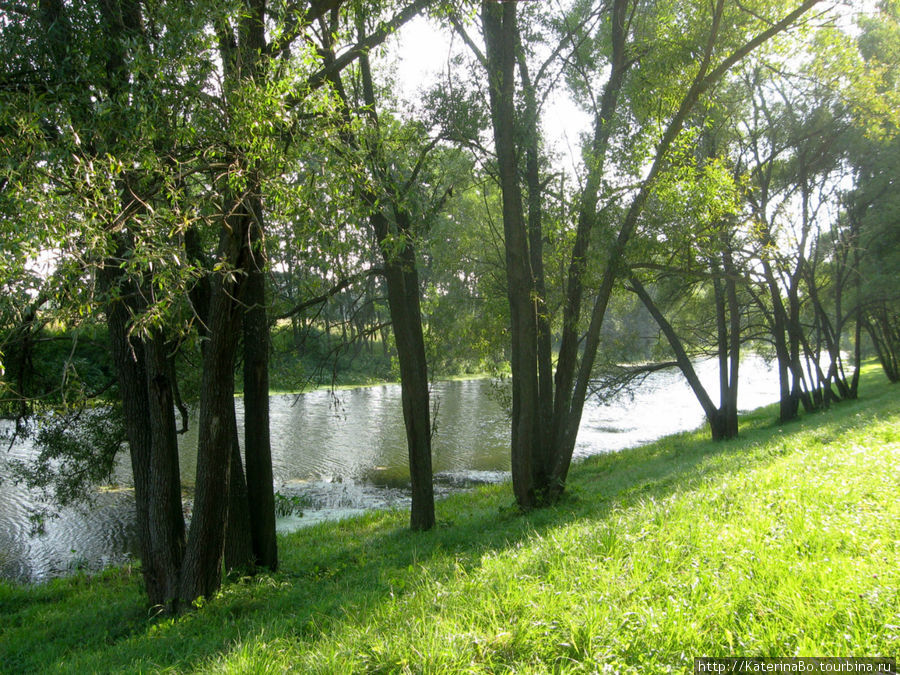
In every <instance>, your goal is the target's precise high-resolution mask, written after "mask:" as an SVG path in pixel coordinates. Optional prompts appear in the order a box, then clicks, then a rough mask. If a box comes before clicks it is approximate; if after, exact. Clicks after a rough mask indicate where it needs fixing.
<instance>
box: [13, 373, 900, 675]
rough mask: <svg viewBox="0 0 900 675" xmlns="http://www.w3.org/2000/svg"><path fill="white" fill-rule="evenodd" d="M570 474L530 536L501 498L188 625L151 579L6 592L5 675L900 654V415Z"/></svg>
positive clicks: (368, 525)
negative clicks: (157, 609)
mask: <svg viewBox="0 0 900 675" xmlns="http://www.w3.org/2000/svg"><path fill="white" fill-rule="evenodd" d="M860 391H861V399H860V400H859V401H855V402H850V403H845V404H841V405H840V406H837V407H835V408H833V409H832V410H830V411H828V412H825V413H821V414H817V415H812V416H808V417H805V418H804V419H802V420H800V421H799V422H796V423H793V424H789V425H784V426H779V425H775V424H773V423H772V419H773V418H774V415H775V413H774V412H773V410H772V409H771V408H769V409H764V410H761V411H757V412H756V413H753V414H751V415H747V416H745V417H744V418H743V419H742V437H741V438H740V439H739V440H737V441H733V442H729V443H719V444H713V443H710V442H708V441H707V440H706V438H705V431H704V430H700V431H698V432H696V433H690V434H681V435H677V436H672V437H668V438H665V439H662V440H660V441H657V442H655V443H652V444H649V445H646V446H643V447H640V448H636V449H633V450H625V451H622V452H620V453H616V454H613V455H605V456H600V457H595V458H592V459H589V460H587V461H585V462H582V463H579V464H578V465H576V466H575V467H573V470H572V473H571V483H570V490H569V495H568V497H567V498H566V499H565V500H564V501H563V502H562V503H561V504H559V505H558V506H556V507H554V508H551V509H544V510H540V511H537V512H534V513H531V514H528V515H526V516H521V515H518V514H517V513H516V512H515V510H514V509H513V508H512V507H511V497H510V492H509V486H508V485H500V486H488V487H485V488H481V489H479V490H477V491H475V492H472V493H467V494H462V495H456V496H453V497H450V498H448V499H446V500H444V501H442V502H440V503H439V504H438V518H439V523H440V524H439V527H438V528H437V529H436V530H435V531H433V532H430V533H425V534H413V533H410V532H408V531H406V529H405V525H406V519H407V514H405V513H402V512H375V513H371V514H368V515H366V516H363V517H360V518H356V519H352V520H349V521H343V522H340V523H327V524H322V525H318V526H315V527H313V528H310V529H307V530H302V531H299V532H296V533H294V534H291V535H287V536H284V537H281V538H280V541H279V543H280V551H281V558H282V571H281V572H280V573H278V574H277V575H272V576H264V577H261V578H257V579H253V580H243V581H239V582H237V583H234V584H231V585H228V586H226V588H225V589H224V590H223V592H222V593H221V594H220V596H219V597H217V598H215V599H213V600H211V601H210V602H208V603H207V604H206V605H204V606H203V607H201V608H200V609H199V610H198V611H197V612H195V613H193V614H191V615H189V616H186V617H183V618H179V619H159V618H154V617H152V616H151V615H148V612H147V609H146V607H145V606H144V598H143V596H142V594H141V592H140V574H139V572H138V571H137V570H136V569H133V568H124V569H120V570H111V571H108V572H106V573H103V574H101V575H99V576H97V577H93V578H91V577H86V576H79V577H74V578H68V579H59V580H54V581H52V582H50V583H48V584H45V585H40V586H32V587H29V586H14V585H7V584H0V671H2V672H28V671H41V672H78V673H81V672H96V671H98V670H100V671H115V672H122V671H126V672H127V671H144V672H147V671H152V672H157V671H160V670H170V671H173V672H184V671H198V670H199V671H215V672H223V671H224V672H241V673H243V672H282V671H284V670H288V669H295V670H296V671H298V672H335V673H337V672H341V673H343V672H365V671H377V672H403V671H404V670H408V671H411V672H422V671H428V672H462V671H465V672H498V671H500V672H505V671H516V672H546V671H548V670H559V671H573V672H578V671H586V672H592V671H595V670H603V669H604V668H605V667H607V668H608V669H609V671H610V672H641V673H647V672H650V673H653V672H670V671H677V672H681V671H682V670H684V668H686V667H689V666H690V665H691V663H692V659H693V657H695V656H703V655H769V656H790V655H815V656H839V655H855V656H875V655H888V656H890V655H896V654H898V653H900V613H898V609H897V608H898V607H900V566H898V565H897V559H898V554H900V505H898V500H897V491H898V487H900V483H898V476H900V397H898V396H897V389H896V386H893V387H892V386H889V385H887V384H886V383H885V382H884V378H883V375H882V374H881V372H880V370H876V369H870V370H869V372H867V373H866V375H865V379H864V381H863V383H862V386H861V388H860Z"/></svg>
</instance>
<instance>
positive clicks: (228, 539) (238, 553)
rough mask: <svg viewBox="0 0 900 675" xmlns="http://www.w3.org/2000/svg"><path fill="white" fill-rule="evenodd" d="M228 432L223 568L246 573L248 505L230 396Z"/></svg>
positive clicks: (249, 564)
mask: <svg viewBox="0 0 900 675" xmlns="http://www.w3.org/2000/svg"><path fill="white" fill-rule="evenodd" d="M228 426H229V433H230V434H231V467H230V471H229V472H228V520H227V521H226V525H225V553H224V561H225V570H226V571H227V572H238V573H241V574H248V573H251V572H253V568H254V564H255V556H254V555H253V538H252V536H251V527H250V506H249V503H248V501H247V482H246V481H245V480H244V467H243V464H242V462H241V444H240V442H239V440H238V429H237V419H236V417H235V412H234V397H232V399H231V416H230V418H229V420H228Z"/></svg>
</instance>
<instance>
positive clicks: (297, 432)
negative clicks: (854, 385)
mask: <svg viewBox="0 0 900 675" xmlns="http://www.w3.org/2000/svg"><path fill="white" fill-rule="evenodd" d="M698 371H699V373H700V376H701V379H702V380H703V381H704V383H705V384H707V386H710V387H712V386H713V385H714V383H715V381H716V370H715V362H713V361H707V362H704V363H701V364H700V365H699V367H698ZM777 392H778V387H777V380H776V376H775V374H774V373H773V372H772V369H771V367H770V366H768V365H767V364H766V363H765V362H764V361H763V360H762V359H758V358H751V359H747V360H746V361H745V362H744V363H743V364H742V374H741V389H740V398H739V402H740V406H741V408H742V409H745V410H747V409H752V408H755V407H758V406H760V405H764V404H766V403H770V402H772V401H775V400H777ZM432 397H433V401H432V405H433V407H434V408H435V410H436V416H435V419H436V433H435V436H434V443H433V455H434V456H433V464H434V472H435V491H436V494H437V495H438V496H441V495H444V494H447V493H448V492H451V491H453V490H458V489H462V488H467V487H471V486H472V485H476V484H478V483H485V482H498V481H502V480H506V479H508V477H509V421H508V417H507V414H506V412H505V409H504V407H503V405H502V404H501V403H500V401H499V398H498V396H497V392H496V386H495V385H493V384H492V383H491V381H489V380H463V381H450V382H438V383H435V385H434V387H433V393H432ZM237 412H238V423H239V424H241V423H242V419H241V418H242V413H243V406H242V402H241V400H240V399H238V400H237ZM702 423H703V414H702V411H701V409H700V406H699V404H698V403H697V401H696V399H695V398H694V396H693V394H692V393H691V391H690V389H689V388H688V386H687V384H686V383H685V381H684V379H683V378H682V377H681V375H680V373H678V372H677V371H662V372H658V373H655V374H653V375H652V376H650V377H649V378H648V379H647V380H646V381H645V382H644V383H643V384H642V385H641V387H640V389H639V390H638V391H636V392H635V393H634V395H633V396H628V395H622V396H619V397H618V398H617V399H615V400H614V401H612V402H611V403H609V404H599V403H596V402H593V401H590V402H588V404H587V405H586V406H585V411H584V416H583V419H582V423H581V427H580V431H579V435H578V443H577V445H576V449H575V458H576V459H578V458H583V457H586V456H588V455H593V454H598V453H604V452H613V451H616V450H620V449H622V448H626V447H631V446H635V445H639V444H641V443H645V442H648V441H651V440H654V439H656V438H659V437H660V436H664V435H667V434H671V433H674V432H677V431H684V430H688V429H693V428H696V427H697V426H698V425H700V424H702ZM271 433H272V455H273V456H272V461H273V469H274V476H275V488H276V490H277V491H278V492H280V493H281V494H283V495H286V496H289V497H290V496H299V497H300V498H301V499H302V502H303V504H304V508H303V515H302V516H297V515H291V516H286V517H282V518H279V520H278V528H279V530H280V531H282V532H284V531H290V530H292V529H296V528H297V527H302V526H305V525H310V524H313V523H316V522H319V521H321V520H325V519H334V518H340V517H345V516H349V515H353V514H356V513H361V512H362V511H365V510H367V509H372V508H394V507H396V508H406V507H408V505H409V497H408V482H409V472H408V470H407V469H406V463H407V458H406V441H405V435H404V427H403V418H402V412H401V404H400V387H399V385H382V386H374V387H364V388H359V389H351V390H347V391H340V392H335V393H331V392H328V391H316V392H311V393H307V394H303V395H300V396H293V395H282V396H273V397H272V399H271ZM196 443H197V437H196V420H194V424H193V426H192V427H191V428H190V430H189V431H188V432H187V433H186V434H185V435H184V436H183V437H181V439H180V445H181V473H182V480H183V483H184V485H185V487H186V489H187V491H188V492H190V487H191V484H192V483H193V479H194V475H195V472H196V462H195V459H196V454H195V449H196ZM32 453H33V449H32V447H31V445H30V444H29V442H28V441H25V442H21V443H18V444H16V445H15V446H13V447H12V448H11V449H10V450H9V451H8V452H3V451H0V476H4V477H5V476H8V475H9V471H8V462H9V461H10V460H15V459H20V460H21V459H27V458H28V457H29V456H31V454H32ZM129 475H130V468H129V466H128V462H127V458H124V459H123V460H122V462H121V463H120V465H119V467H118V468H117V470H116V480H117V481H118V485H117V486H112V487H105V488H103V489H102V490H101V491H100V492H99V493H98V495H97V499H96V502H95V503H94V505H93V506H91V507H90V509H87V510H79V509H66V510H65V511H63V512H62V513H60V517H59V518H57V519H52V520H49V521H47V524H46V528H45V533H44V534H43V535H34V534H31V533H30V523H29V521H28V514H29V510H30V509H31V508H33V507H34V506H35V505H36V504H37V503H39V501H40V498H39V496H38V495H36V494H34V493H32V492H29V491H28V490H27V489H26V488H25V487H24V486H21V485H15V484H13V483H12V482H11V481H9V480H8V479H7V480H4V481H3V483H2V484H0V577H2V578H7V579H15V580H19V581H41V580H45V579H47V578H50V577H53V576H59V575H64V574H67V573H70V572H71V571H73V570H76V569H89V570H94V569H99V568H102V567H104V566H107V565H111V564H121V563H124V562H126V561H128V560H129V559H130V558H132V557H133V555H134V554H133V551H134V550H135V542H134V541H133V530H134V513H133V510H134V506H133V504H134V502H133V494H132V492H131V490H130V489H129V488H128V482H129Z"/></svg>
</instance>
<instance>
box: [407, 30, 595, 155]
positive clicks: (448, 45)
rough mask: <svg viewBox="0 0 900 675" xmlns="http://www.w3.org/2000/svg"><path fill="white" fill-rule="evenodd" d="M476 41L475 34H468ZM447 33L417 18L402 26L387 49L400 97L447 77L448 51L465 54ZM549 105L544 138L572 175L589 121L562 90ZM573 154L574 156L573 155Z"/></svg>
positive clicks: (412, 96) (416, 94)
mask: <svg viewBox="0 0 900 675" xmlns="http://www.w3.org/2000/svg"><path fill="white" fill-rule="evenodd" d="M469 34H470V35H471V36H472V38H473V39H476V40H477V39H478V38H479V36H478V30H477V29H474V28H473V30H471V31H470V32H469ZM453 38H454V36H453V34H452V33H451V32H450V31H448V30H438V28H437V27H436V26H435V24H434V23H432V22H430V21H429V20H427V19H425V18H424V17H421V16H418V17H416V18H415V19H413V20H412V21H410V22H409V23H408V24H406V25H405V26H403V27H402V28H401V29H400V30H399V31H398V32H397V35H396V36H395V37H394V38H393V39H392V40H391V41H390V43H389V49H390V53H391V55H392V57H393V58H394V59H396V61H395V68H396V75H397V82H398V85H399V87H400V92H399V95H400V97H401V98H403V99H406V100H408V101H415V100H416V99H417V98H418V97H419V92H420V91H422V90H423V89H426V88H427V87H429V86H431V85H432V84H433V83H435V82H437V81H439V80H440V79H441V73H446V69H447V68H448V59H449V54H450V50H451V49H454V50H457V51H458V50H468V48H467V47H466V46H465V45H464V44H462V40H460V39H459V38H458V37H457V38H456V39H455V40H454V39H453ZM559 92H560V94H559V95H557V96H555V97H554V98H553V100H551V101H548V103H547V107H546V109H545V113H544V115H543V116H542V118H541V119H542V122H543V133H544V138H545V140H546V142H547V144H548V146H549V148H550V149H552V150H553V151H554V152H556V153H558V154H560V155H561V162H562V164H563V168H565V169H567V170H568V171H573V169H574V167H575V166H577V165H578V164H580V159H579V158H580V155H579V153H578V135H579V133H581V132H583V131H588V130H589V129H590V117H589V115H588V114H587V113H585V112H584V111H582V110H580V109H579V108H578V106H576V105H575V103H574V102H573V101H572V100H571V99H570V98H569V97H568V95H567V94H566V92H565V91H564V88H563V87H560V88H559ZM573 153H574V154H573Z"/></svg>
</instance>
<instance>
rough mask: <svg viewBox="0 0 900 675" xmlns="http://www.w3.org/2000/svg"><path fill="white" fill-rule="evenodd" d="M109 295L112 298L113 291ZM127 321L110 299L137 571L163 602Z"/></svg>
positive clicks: (147, 450)
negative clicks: (131, 491) (138, 561)
mask: <svg viewBox="0 0 900 675" xmlns="http://www.w3.org/2000/svg"><path fill="white" fill-rule="evenodd" d="M109 269H110V268H109V267H105V268H104V274H103V276H104V277H108V276H109V273H108V270H109ZM108 290H110V291H111V290H112V288H109V289H108ZM112 295H113V297H115V296H116V293H113V294H112ZM128 320H129V312H128V310H127V308H126V307H125V305H124V303H123V301H122V300H113V301H112V302H111V303H110V305H109V306H108V307H107V310H106V321H107V328H108V330H109V341H110V352H111V353H112V358H113V363H114V364H115V367H116V372H117V373H118V383H119V397H120V398H121V400H122V410H123V413H124V418H125V434H126V436H127V438H128V450H129V453H130V458H131V472H132V476H133V480H134V501H135V510H136V514H137V518H136V520H137V539H138V547H139V550H140V553H139V555H140V559H141V572H142V574H143V576H144V587H145V588H146V590H147V595H148V597H149V599H150V604H151V605H164V604H165V602H166V597H167V594H166V583H165V574H163V573H161V571H160V570H159V569H158V568H157V565H156V564H155V563H154V559H153V556H152V555H151V551H152V547H151V544H150V539H151V538H150V493H151V487H150V457H151V447H152V443H153V439H152V435H151V431H150V430H151V426H150V402H149V398H148V394H147V386H146V382H147V373H146V362H145V358H144V346H143V344H142V343H141V342H140V341H138V340H131V339H129V336H128Z"/></svg>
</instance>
